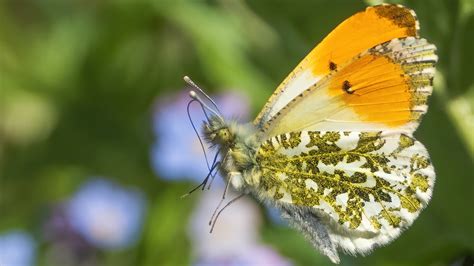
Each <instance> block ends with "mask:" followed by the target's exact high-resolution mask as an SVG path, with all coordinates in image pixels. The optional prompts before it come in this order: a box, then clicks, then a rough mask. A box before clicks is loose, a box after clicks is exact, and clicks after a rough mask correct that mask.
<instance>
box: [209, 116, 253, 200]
mask: <svg viewBox="0 0 474 266" xmlns="http://www.w3.org/2000/svg"><path fill="white" fill-rule="evenodd" d="M203 132H204V136H205V138H206V139H207V140H208V141H209V142H210V143H211V144H212V146H214V147H216V148H217V149H218V151H219V153H220V155H221V163H220V171H221V174H222V176H223V177H224V178H225V179H227V180H226V181H228V182H230V183H231V184H232V186H233V187H234V188H235V189H236V190H238V191H242V192H247V193H248V192H249V188H250V187H252V186H255V185H257V184H258V181H259V180H258V179H259V174H258V172H259V171H258V168H257V167H256V165H257V164H256V161H255V155H256V150H257V148H258V145H259V139H258V138H259V137H258V136H259V134H257V130H256V128H255V126H254V125H252V124H250V123H249V124H241V123H238V122H236V121H233V120H229V121H226V120H224V119H222V118H221V117H217V116H211V117H210V119H209V122H208V123H204V130H203Z"/></svg>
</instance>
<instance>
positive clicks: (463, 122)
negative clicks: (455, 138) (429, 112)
mask: <svg viewBox="0 0 474 266" xmlns="http://www.w3.org/2000/svg"><path fill="white" fill-rule="evenodd" d="M434 83H435V84H434V87H435V90H436V94H435V95H437V96H438V98H439V99H440V101H441V102H443V103H444V105H445V108H446V112H447V113H448V115H449V117H450V118H451V119H452V121H453V122H454V125H455V127H456V129H457V130H458V133H459V135H460V136H461V138H462V139H463V142H464V143H466V146H467V150H468V151H469V155H470V157H471V160H474V137H473V132H474V110H473V106H472V105H473V102H472V101H469V99H470V98H472V97H469V96H470V95H467V94H468V93H469V92H471V91H474V85H472V86H471V87H470V88H469V89H468V90H466V93H465V94H466V95H461V96H457V97H455V98H451V97H449V93H448V91H447V85H446V80H445V78H444V75H443V74H442V73H441V72H439V71H438V72H436V76H435V79H434Z"/></svg>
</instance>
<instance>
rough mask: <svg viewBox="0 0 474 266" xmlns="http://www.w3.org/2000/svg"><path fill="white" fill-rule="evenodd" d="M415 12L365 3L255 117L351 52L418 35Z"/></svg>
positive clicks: (262, 119)
mask: <svg viewBox="0 0 474 266" xmlns="http://www.w3.org/2000/svg"><path fill="white" fill-rule="evenodd" d="M418 29H419V26H418V21H417V19H416V15H415V12H413V11H412V10H410V9H408V8H406V7H403V6H399V5H379V6H373V7H368V8H367V9H365V10H364V11H362V12H358V13H356V14H354V15H353V16H351V17H350V18H348V19H346V20H345V21H344V22H342V23H341V24H339V25H338V26H337V27H336V28H335V29H334V30H333V31H332V32H331V33H330V34H328V36H326V38H324V40H323V41H321V42H320V43H319V44H318V45H317V46H316V47H315V48H314V49H313V50H312V51H311V52H310V53H309V54H308V55H307V56H306V57H305V58H304V59H303V61H301V63H299V64H298V66H296V68H295V69H294V70H293V71H292V72H291V73H290V74H289V75H288V77H287V78H286V79H285V80H284V81H283V82H282V83H281V84H280V86H278V88H277V89H276V91H275V92H274V94H273V95H272V97H271V98H270V100H269V101H268V102H267V104H266V105H265V107H264V108H263V110H262V111H261V112H260V114H259V115H258V116H257V118H256V119H255V121H254V123H255V124H256V125H259V126H263V125H264V124H265V123H266V122H268V121H269V120H270V119H271V118H272V117H273V116H274V115H276V114H277V113H278V112H279V111H280V110H281V109H282V108H283V107H284V106H286V105H287V104H288V103H289V102H290V101H291V100H292V99H293V98H295V97H296V96H298V95H299V94H300V93H302V92H303V91H304V90H306V89H307V88H309V87H310V86H312V85H314V84H315V83H316V82H318V81H319V80H320V79H322V78H323V77H324V76H326V75H327V74H329V73H330V72H331V71H333V70H337V69H339V68H340V66H342V65H345V64H346V62H348V61H350V60H351V59H352V58H353V57H354V56H355V55H357V54H359V53H362V52H364V51H366V50H367V49H370V48H371V47H374V46H376V45H378V44H381V43H384V42H387V41H390V40H392V39H394V38H403V37H408V36H413V37H417V36H418Z"/></svg>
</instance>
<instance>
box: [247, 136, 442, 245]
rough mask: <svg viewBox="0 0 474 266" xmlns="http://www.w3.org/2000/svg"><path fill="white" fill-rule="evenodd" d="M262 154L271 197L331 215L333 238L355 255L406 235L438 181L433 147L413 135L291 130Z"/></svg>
mask: <svg viewBox="0 0 474 266" xmlns="http://www.w3.org/2000/svg"><path fill="white" fill-rule="evenodd" d="M256 158H257V162H258V165H259V167H260V170H261V173H262V174H261V178H260V184H259V190H261V191H262V193H263V195H264V197H267V198H270V199H273V200H274V201H275V202H277V204H286V205H295V206H299V207H301V206H303V207H309V208H311V209H312V210H313V211H314V212H315V213H316V214H317V215H318V216H319V217H325V218H326V219H327V220H328V221H327V225H328V228H330V229H329V230H328V231H329V233H330V237H331V239H332V241H334V242H335V243H336V244H337V245H338V246H340V247H342V248H343V249H345V250H347V251H349V252H351V253H364V252H367V251H369V250H370V249H372V248H373V246H374V245H375V244H377V245H381V244H385V243H387V242H389V241H390V240H392V239H393V238H395V237H396V236H398V234H399V233H400V231H401V230H402V229H403V228H405V227H407V226H409V225H410V224H411V223H412V222H413V220H414V219H415V218H416V217H417V216H418V214H419V212H420V211H421V210H422V209H423V208H424V207H425V206H426V205H427V203H428V201H429V199H430V197H431V192H432V187H433V184H434V172H433V167H432V165H431V163H430V160H429V156H428V153H427V151H426V149H425V148H424V147H423V145H422V144H421V143H419V142H418V141H416V140H415V139H413V138H412V137H410V136H408V135H405V134H396V133H386V132H369V133H368V132H343V131H327V132H321V131H300V132H291V133H286V134H281V135H277V136H275V137H273V138H270V139H269V140H267V141H265V142H264V143H263V144H262V145H261V146H260V148H259V149H258V151H257V157H256Z"/></svg>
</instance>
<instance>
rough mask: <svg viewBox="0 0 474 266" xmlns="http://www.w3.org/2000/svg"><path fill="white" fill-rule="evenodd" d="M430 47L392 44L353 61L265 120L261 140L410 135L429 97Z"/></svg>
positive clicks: (419, 42) (411, 41) (421, 42)
mask: <svg viewBox="0 0 474 266" xmlns="http://www.w3.org/2000/svg"><path fill="white" fill-rule="evenodd" d="M435 49H436V48H435V46H434V45H432V44H429V43H428V42H427V41H426V40H425V39H419V38H415V37H407V38H403V39H393V40H391V41H389V42H386V43H383V44H380V45H377V46H375V47H373V48H371V49H368V50H367V51H365V52H363V53H361V54H359V55H357V56H355V57H354V58H353V59H352V60H351V61H350V62H348V63H346V64H345V65H343V66H341V67H340V69H337V70H334V71H332V72H331V73H330V74H329V75H327V76H326V77H324V78H323V79H322V80H320V81H319V82H318V83H316V84H315V85H314V86H311V87H310V88H308V89H306V90H305V91H304V92H302V93H301V94H300V95H298V96H297V97H296V98H294V99H293V100H292V101H291V102H290V103H288V105H286V106H285V107H284V108H282V109H281V110H280V111H279V112H278V113H277V114H275V115H274V116H273V118H272V119H271V120H270V121H268V122H267V123H266V124H265V125H264V127H263V130H264V131H265V133H266V135H267V136H269V137H270V136H275V135H278V134H282V133H285V132H290V131H301V130H321V131H325V130H326V131H328V130H342V131H344V130H355V131H377V130H379V131H380V130H403V131H406V132H409V133H411V132H413V131H414V130H415V129H416V127H417V126H418V124H419V118H420V117H421V115H422V114H424V113H425V112H426V110H427V105H426V102H427V99H428V96H429V95H431V92H432V80H433V76H434V65H435V63H436V61H437V56H436V54H435V53H434V52H435Z"/></svg>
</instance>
